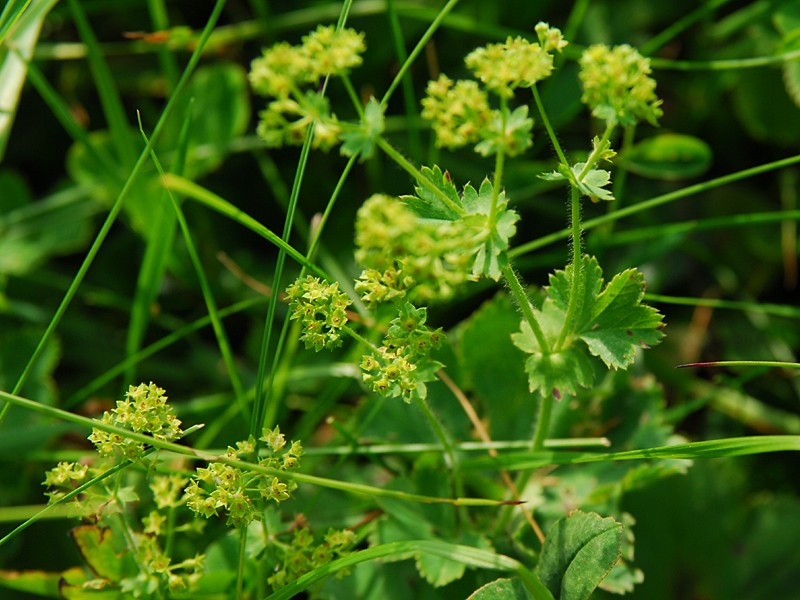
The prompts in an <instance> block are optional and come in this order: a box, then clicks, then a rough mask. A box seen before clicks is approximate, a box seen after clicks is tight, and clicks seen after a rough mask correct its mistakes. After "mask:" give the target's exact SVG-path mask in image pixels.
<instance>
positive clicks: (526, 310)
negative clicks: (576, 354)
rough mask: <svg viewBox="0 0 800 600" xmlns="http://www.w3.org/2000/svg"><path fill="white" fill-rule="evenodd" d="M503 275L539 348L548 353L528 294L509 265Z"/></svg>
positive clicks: (548, 348) (544, 338)
mask: <svg viewBox="0 0 800 600" xmlns="http://www.w3.org/2000/svg"><path fill="white" fill-rule="evenodd" d="M503 277H504V278H505V280H506V283H508V287H509V289H510V290H511V293H512V294H514V298H515V299H516V301H517V304H518V305H519V308H520V310H521V311H522V316H523V317H524V318H525V321H527V323H528V325H530V326H531V330H532V331H533V335H535V336H536V341H537V342H538V343H539V348H540V349H541V351H542V354H550V344H548V343H547V338H546V337H545V335H544V332H543V331H542V327H541V325H539V320H538V319H537V318H536V313H534V312H533V306H532V305H531V301H530V300H529V299H528V294H526V293H525V290H524V289H523V288H522V284H521V283H520V281H519V278H518V277H517V274H516V272H515V271H514V269H513V268H511V266H507V267H505V268H504V269H503Z"/></svg>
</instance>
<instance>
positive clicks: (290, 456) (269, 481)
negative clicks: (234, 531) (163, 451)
mask: <svg viewBox="0 0 800 600" xmlns="http://www.w3.org/2000/svg"><path fill="white" fill-rule="evenodd" d="M259 439H260V440H262V441H264V442H266V444H267V450H268V452H269V455H268V456H265V457H262V458H259V460H258V464H259V465H260V466H263V467H268V468H270V469H277V470H280V471H291V470H294V469H295V468H297V467H298V466H299V464H300V456H301V455H302V454H303V447H302V445H301V444H300V442H292V443H291V445H290V446H289V447H288V448H287V447H286V438H285V437H284V435H283V434H282V433H281V432H280V428H278V427H276V428H275V429H273V430H265V431H264V434H263V435H262V437H261V438H259ZM255 447H256V446H255V440H254V439H253V438H252V437H251V438H249V439H248V440H246V441H244V442H239V443H237V445H236V448H233V447H229V448H228V451H227V453H226V457H227V458H229V459H242V460H246V459H247V458H249V457H250V456H251V455H252V454H253V453H254V452H255ZM295 489H297V484H296V483H295V482H294V481H292V480H288V481H282V480H281V479H280V478H278V477H275V476H270V475H263V474H261V473H251V472H249V471H245V470H243V469H241V468H239V467H235V466H232V465H229V464H223V463H221V462H211V463H209V465H208V467H201V468H198V469H197V471H196V472H195V474H194V476H193V477H192V480H191V481H190V482H189V485H188V486H187V488H186V490H185V495H186V505H187V506H188V507H189V508H190V509H191V510H192V511H193V512H195V513H197V514H199V515H202V516H204V517H206V518H208V517H210V516H212V515H218V514H219V513H220V511H223V512H225V513H227V515H228V520H227V523H228V525H232V526H234V527H245V526H247V525H249V524H250V523H251V522H252V521H254V520H260V519H261V511H260V510H259V507H258V506H257V505H256V501H257V500H261V501H265V500H274V501H275V502H277V503H280V502H283V501H284V500H288V499H289V498H290V497H291V493H292V492H293V491H294V490H295Z"/></svg>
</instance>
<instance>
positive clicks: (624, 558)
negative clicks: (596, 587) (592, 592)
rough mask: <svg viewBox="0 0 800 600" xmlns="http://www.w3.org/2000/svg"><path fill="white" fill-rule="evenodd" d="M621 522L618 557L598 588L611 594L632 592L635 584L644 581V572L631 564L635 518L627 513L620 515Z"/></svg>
mask: <svg viewBox="0 0 800 600" xmlns="http://www.w3.org/2000/svg"><path fill="white" fill-rule="evenodd" d="M621 519H622V523H623V527H624V529H623V532H622V547H621V549H620V553H621V556H620V559H619V561H618V562H617V564H616V565H614V567H613V568H612V569H611V571H609V573H608V575H606V577H605V578H604V579H603V581H601V582H600V588H601V589H603V590H605V591H607V592H611V593H613V594H627V593H628V592H632V591H633V589H634V587H635V586H636V585H637V584H640V583H642V582H643V581H644V572H643V571H642V570H641V569H638V568H636V567H634V566H633V564H632V563H633V555H634V552H633V544H634V541H635V539H634V535H633V526H634V525H635V524H636V519H634V518H633V516H632V515H630V514H629V513H623V514H622V516H621Z"/></svg>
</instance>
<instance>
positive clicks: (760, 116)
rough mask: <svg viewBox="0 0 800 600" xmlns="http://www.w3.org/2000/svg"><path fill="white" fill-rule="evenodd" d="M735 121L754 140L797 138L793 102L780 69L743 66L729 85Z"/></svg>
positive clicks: (790, 141)
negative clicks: (735, 116)
mask: <svg viewBox="0 0 800 600" xmlns="http://www.w3.org/2000/svg"><path fill="white" fill-rule="evenodd" d="M732 89H733V107H734V109H735V110H736V114H737V117H738V119H739V123H740V124H741V125H742V127H743V128H744V129H745V130H746V131H747V133H749V134H750V135H751V136H752V137H754V138H755V139H756V140H758V141H762V142H767V143H776V144H780V145H792V144H796V143H797V140H798V139H799V138H800V119H797V106H796V105H795V104H794V102H792V100H791V98H790V97H789V95H788V94H787V92H786V87H785V86H784V82H783V80H782V78H781V74H780V71H777V70H772V69H745V70H744V71H742V72H741V73H739V80H738V82H737V83H736V85H735V86H733V88H732Z"/></svg>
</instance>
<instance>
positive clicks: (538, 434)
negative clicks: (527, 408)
mask: <svg viewBox="0 0 800 600" xmlns="http://www.w3.org/2000/svg"><path fill="white" fill-rule="evenodd" d="M552 414H553V395H552V394H548V393H542V394H539V416H538V418H537V419H536V428H535V429H534V430H533V443H532V444H531V450H532V451H533V452H539V451H541V450H543V449H544V445H545V440H546V439H547V432H548V431H550V417H551V415H552Z"/></svg>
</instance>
